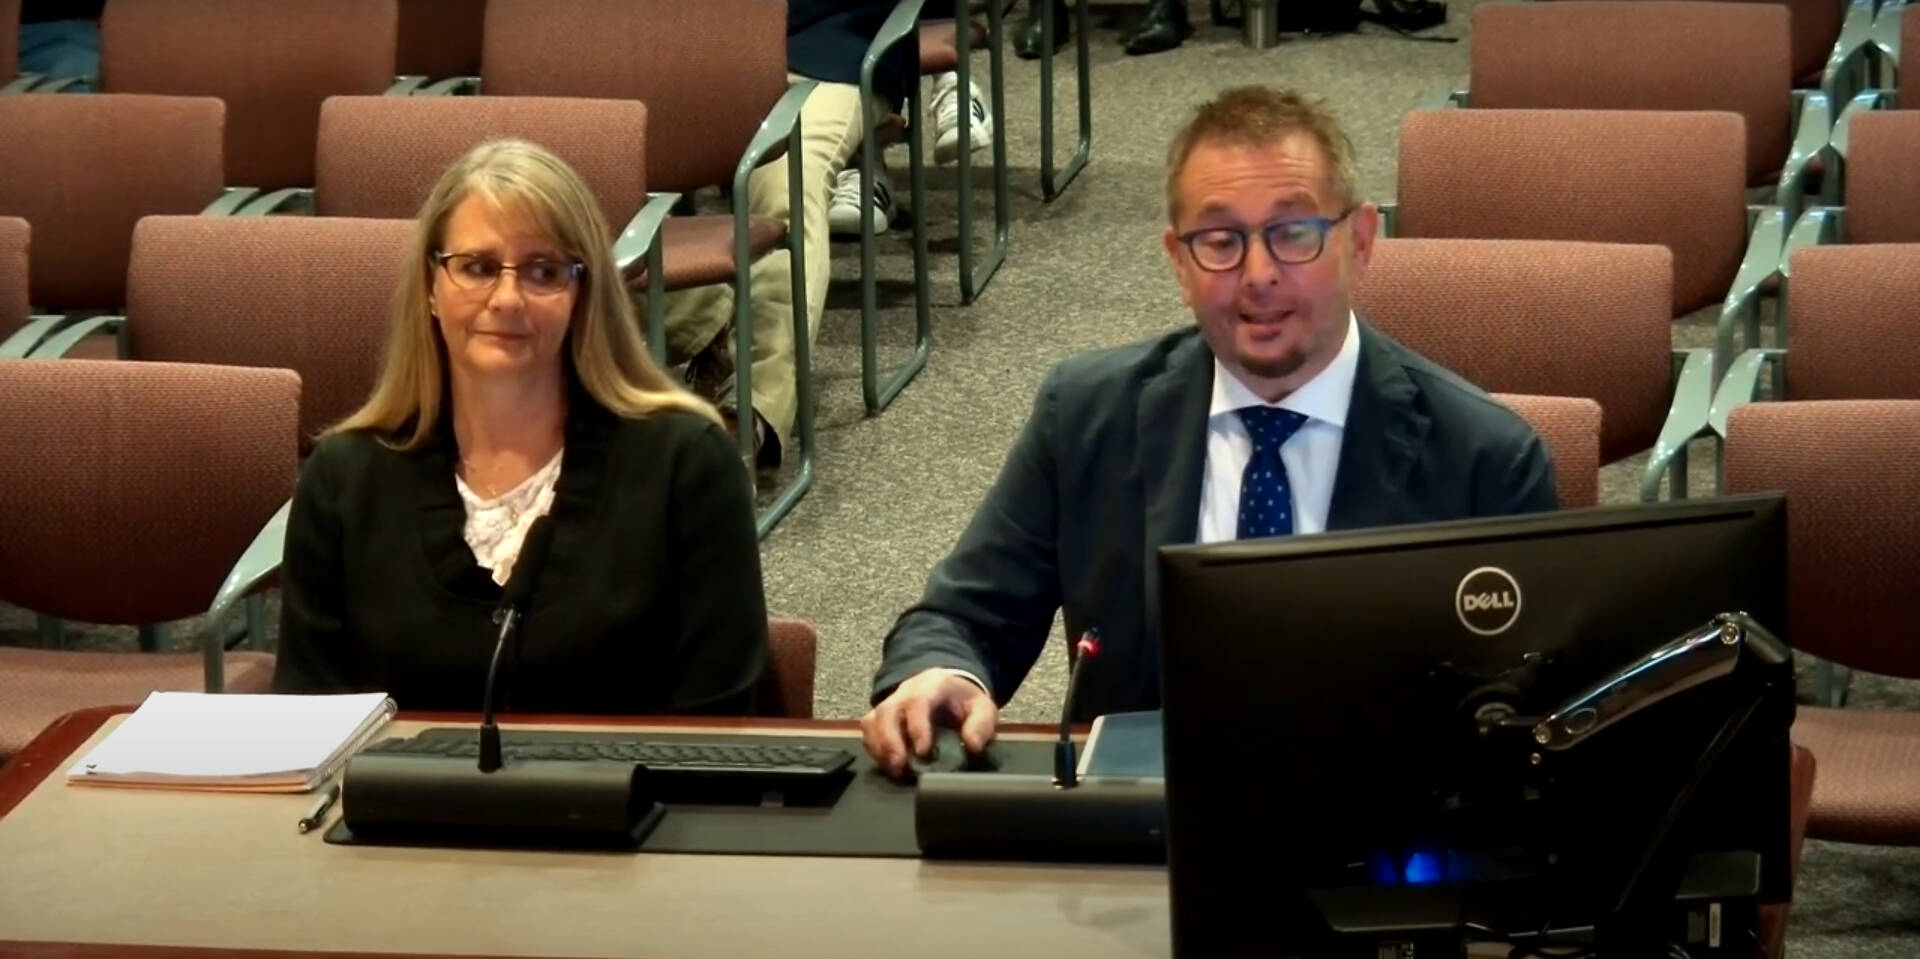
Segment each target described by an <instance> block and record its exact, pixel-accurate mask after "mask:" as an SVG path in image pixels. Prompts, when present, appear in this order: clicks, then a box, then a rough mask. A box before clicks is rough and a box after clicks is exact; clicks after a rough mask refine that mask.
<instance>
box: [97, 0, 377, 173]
mask: <svg viewBox="0 0 1920 959" xmlns="http://www.w3.org/2000/svg"><path fill="white" fill-rule="evenodd" d="M396 31H397V14H396V13H395V10H394V0H113V2H112V3H109V4H107V8H106V13H105V14H104V15H103V16H102V17H101V23H100V82H101V89H102V90H106V91H109V92H115V93H121V92H125V93H165V94H174V95H179V96H207V97H217V98H219V99H221V100H224V101H226V104H227V112H228V115H229V117H230V119H231V122H229V123H228V124H227V167H226V171H227V182H228V183H230V184H233V185H236V186H257V187H261V188H263V189H277V188H280V187H292V186H308V185H310V184H312V183H313V139H314V124H315V122H316V121H317V119H318V118H319V115H320V101H322V100H324V99H326V98H327V97H328V96H330V95H333V94H351V93H379V92H380V91H382V90H385V89H386V88H387V87H389V86H391V85H392V84H393V64H394V44H395V42H396V40H395V37H396ZM130 155H139V154H130Z"/></svg>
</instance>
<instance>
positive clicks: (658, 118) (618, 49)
mask: <svg viewBox="0 0 1920 959" xmlns="http://www.w3.org/2000/svg"><path fill="white" fill-rule="evenodd" d="M480 72H481V76H482V77H483V78H484V79H485V90H486V92H487V93H488V94H489V95H498V96H522V97H601V98H609V99H618V100H639V101H642V102H644V103H646V105H647V110H648V111H649V115H650V116H652V117H653V118H654V122H655V123H657V124H659V125H660V130H661V133H662V135H661V136H660V137H659V138H657V140H656V147H655V149H654V150H653V151H652V152H651V153H650V154H649V155H648V158H647V162H648V163H649V164H650V166H649V167H648V171H647V172H648V176H647V182H648V183H651V184H653V187H654V189H656V190H674V191H688V190H695V189H698V188H700V187H705V186H712V185H715V184H731V183H732V182H733V168H734V166H735V165H736V164H738V163H739V162H740V155H741V154H742V153H744V152H745V151H746V148H747V142H748V141H749V140H751V139H752V138H753V134H754V131H755V130H757V129H759V126H760V121H761V120H763V119H765V118H766V115H767V111H769V110H771V109H773V104H774V101H776V100H778V99H779V98H780V95H781V94H782V93H784V92H785V91H786V88H787V5H786V4H785V3H782V2H779V0H700V2H699V3H686V2H683V0H491V2H489V3H488V5H487V28H486V39H485V41H484V42H483V46H482V54H481V61H480Z"/></svg>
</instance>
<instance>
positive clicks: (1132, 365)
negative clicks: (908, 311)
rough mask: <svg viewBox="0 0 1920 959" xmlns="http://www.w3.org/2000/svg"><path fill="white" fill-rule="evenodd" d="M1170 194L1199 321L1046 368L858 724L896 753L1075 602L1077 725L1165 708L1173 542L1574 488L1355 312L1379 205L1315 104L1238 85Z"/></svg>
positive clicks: (956, 714)
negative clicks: (1163, 611) (1165, 601)
mask: <svg viewBox="0 0 1920 959" xmlns="http://www.w3.org/2000/svg"><path fill="white" fill-rule="evenodd" d="M1166 189H1167V210H1168V227H1167V230H1166V233H1165V240H1164V245H1165V248H1166V253H1167V257H1168V259H1169V261H1170V262H1171V263H1172V266H1173V272H1174V276H1175V278H1176V279H1178V281H1179V283H1180V288H1181V292H1182V297H1183V299H1184V300H1185V302H1186V304H1187V306H1188V307H1189V308H1191V309H1192V310H1193V314H1194V319H1195V321H1196V323H1195V325H1194V326H1193V327H1188V328H1185V329H1182V330H1179V331H1176V332H1173V333H1169V334H1166V335H1164V336H1160V337H1156V338H1154V339H1151V340H1148V341H1146V342H1143V343H1136V344H1133V345H1131V346H1124V347H1119V348H1116V349H1109V350H1100V351H1095V352H1092V353H1087V354H1082V355H1080V356H1075V357H1072V358H1070V359H1068V360H1066V361H1065V362H1063V363H1061V364H1060V365H1058V366H1057V367H1055V368H1054V369H1053V371H1052V372H1051V373H1049V374H1048V376H1047V378H1046V380H1045V382H1044V383H1043V384H1042V385H1041V388H1040V395H1039V397H1038V399H1037V400H1036V402H1035V404H1034V409H1033V412H1032V414H1031V416H1030V417H1029V418H1028V420H1027V423H1026V426H1025V428H1024V429H1023V430H1022V432H1021V434H1020V437H1019V439H1018V440H1016V441H1015V443H1014V447H1013V451H1012V452H1011V453H1010V454H1009V455H1008V458H1007V461H1006V463H1005V465H1004V466H1003V467H1002V468H1001V472H1000V476H999V478H998V480H997V481H996V482H995V484H994V487H993V489H992V491H991V492H989V494H988V496H987V500H986V502H984V503H982V504H981V506H980V509H979V510H978V511H977V512H976V513H975V514H974V517H973V520H972V522H971V523H970V524H969V525H968V527H967V529H966V531H965V532H964V533H962V534H961V537H960V542H959V543H958V544H957V545H955V547H954V549H953V552H952V553H950V554H949V555H948V556H947V558H946V559H944V560H943V561H941V563H940V565H939V566H938V567H936V568H935V569H934V571H933V574H932V576H931V577H930V578H929V581H928V583H927V589H926V593H925V595H924V596H923V597H922V598H921V600H920V602H919V603H918V604H916V605H914V606H913V607H912V608H910V609H908V610H907V611H906V612H905V613H904V614H902V615H901V617H900V619H899V621H898V622H897V623H896V624H895V626H894V628H893V631H892V633H891V634H889V635H888V637H887V639H886V643H885V650H884V655H883V660H882V662H881V665H880V669H879V671H878V674H877V675H876V676H875V678H874V689H873V702H874V703H875V705H874V708H873V709H872V710H871V711H870V712H868V713H867V715H866V716H865V717H864V718H863V719H862V720H861V729H862V734H863V736H864V738H865V741H866V745H867V749H868V751H869V752H871V753H872V754H873V756H874V757H875V759H876V761H878V763H879V764H880V766H881V767H882V768H883V769H884V770H886V771H888V772H889V773H892V774H896V775H898V774H901V773H903V772H904V771H905V770H906V768H907V765H908V762H909V759H910V757H912V756H925V755H927V754H928V753H929V751H930V750H931V747H932V744H933V727H934V726H935V725H937V724H950V725H956V726H958V727H959V730H960V740H961V742H962V744H963V745H964V746H965V747H966V748H967V749H968V750H969V751H978V750H981V749H983V748H985V746H986V744H987V742H988V741H989V740H990V739H991V738H992V737H993V730H994V725H995V722H996V718H997V715H998V707H999V705H1002V704H1004V703H1006V701H1007V700H1008V699H1010V698H1011V697H1012V696H1013V693H1014V691H1015V690H1016V689H1017V688H1019V685H1020V682H1021V681H1022V680H1023V679H1024V678H1025V677H1026V675H1027V672H1028V671H1029V670H1030V669H1031V668H1032V666H1033V663H1034V661H1035V660H1036V659H1037V658H1038V657H1039V655H1040V653H1041V651H1042V650H1043V649H1044V648H1045V646H1046V641H1047V636H1048V633H1049V630H1050V628H1051V626H1052V623H1053V618H1054V614H1055V612H1056V611H1057V610H1064V612H1065V619H1066V629H1067V633H1068V635H1069V636H1070V637H1072V636H1079V635H1081V634H1082V633H1083V632H1084V631H1088V630H1094V631H1098V633H1099V636H1100V647H1101V649H1100V654H1099V659H1098V661H1096V662H1094V663H1091V664H1090V666H1091V668H1090V669H1088V670H1086V671H1085V674H1084V675H1082V676H1081V677H1080V680H1079V683H1080V686H1079V690H1078V698H1077V701H1076V702H1074V703H1073V704H1072V706H1073V715H1074V718H1075V719H1076V720H1079V721H1085V720H1088V719H1091V718H1092V717H1094V716H1096V715H1100V714H1102V713H1111V712H1118V711H1124V710H1134V709H1151V708H1155V707H1157V706H1158V705H1159V699H1160V696H1159V686H1160V679H1159V673H1160V669H1159V665H1160V659H1161V651H1160V649H1159V639H1158V636H1157V628H1156V614H1155V612H1154V610H1153V605H1152V597H1153V595H1154V584H1153V582H1152V579H1151V574H1152V561H1153V552H1154V550H1155V549H1156V548H1158V547H1159V546H1161V545H1163V544H1168V543H1189V542H1195V541H1198V542H1216V541H1220V540H1230V539H1236V538H1250V537H1257V536H1271V535H1287V534H1292V533H1316V532H1320V531H1322V530H1339V529H1354V528H1359V527H1368V526H1385V525H1395V524H1402V523H1417V522H1425V521H1432V520H1443V519H1457V518H1462V517H1472V516H1492V515H1501V514H1510V513H1520V512H1527V511H1533V510H1550V509H1553V508H1554V507H1555V506H1556V501H1555V496H1554V481H1553V468H1552V465H1551V464H1550V462H1549V461H1548V457H1547V453H1546V449H1545V447H1544V445H1543V444H1542V443H1541V441H1540V438H1539V437H1538V436H1537V435H1535V434H1534V432H1533V431H1532V429H1531V428H1529V427H1528V426H1527V425H1526V423H1525V422H1524V421H1522V420H1521V419H1520V418H1519V417H1518V416H1516V415H1515V414H1513V413H1511V412H1509V411H1508V410H1506V409H1505V408H1504V407H1501V406H1499V405H1497V404H1496V403H1495V402H1494V401H1493V400H1492V399H1490V398H1489V397H1488V396H1487V395H1486V394H1485V393H1483V392H1481V391H1480V390H1478V389H1476V388H1475V387H1473V386H1472V385H1471V384H1468V383H1467V382H1465V381H1464V380H1461V379H1460V378H1459V377H1457V376H1455V375H1453V374H1452V373H1450V372H1448V371H1447V370H1445V369H1442V368H1441V367H1439V366H1437V365H1435V364H1434V363H1432V362H1430V361H1428V360H1426V359H1425V358H1423V357H1421V356H1419V355H1417V354H1415V353H1413V352H1412V351H1411V350H1408V349H1406V348H1405V347H1403V346H1400V345H1399V344H1397V343H1395V342H1393V341H1392V340H1391V339H1388V338H1387V337H1386V336H1384V335H1383V334H1381V333H1380V332H1379V331H1377V330H1374V329H1373V328H1372V327H1370V326H1368V325H1367V324H1365V323H1364V322H1361V321H1360V319H1359V318H1357V317H1355V316H1354V315H1353V311H1352V307H1351V305H1350V304H1351V295H1352V291H1353V289H1354V287H1355V286H1356V285H1357V284H1358V283H1359V281H1360V280H1361V278H1362V276H1364V274H1365V272H1366V268H1367V263H1368V260H1369V258H1370V257H1371V255H1372V252H1373V242H1374V237H1375V234H1376V232H1377V231H1378V229H1379V211H1378V210H1377V209H1376V208H1375V207H1374V206H1372V205H1371V204H1366V203H1361V202H1359V198H1358V195H1357V192H1356V188H1355V186H1354V174H1353V160H1352V147H1351V145H1350V142H1349V141H1348V139H1347V137H1346V135H1345V133H1344V132H1342V130H1341V129H1340V125H1339V122H1338V120H1337V119H1335V118H1334V117H1333V116H1332V114H1330V113H1329V112H1328V111H1326V110H1325V109H1324V108H1323V107H1322V106H1321V105H1319V104H1317V103H1314V102H1311V101H1308V100H1306V99H1304V98H1302V97H1301V96H1299V95H1298V94H1295V93H1291V92H1287V91H1279V90H1272V89H1266V88H1259V87H1243V88H1238V89H1233V90H1227V91H1225V92H1223V93H1221V94H1220V95H1219V96H1218V97H1216V98H1215V99H1214V100H1212V101H1211V102H1209V103H1207V104H1205V105H1203V106H1201V107H1200V108H1199V110H1197V111H1196V112H1195V114H1194V115H1193V117H1192V118H1191V119H1190V120H1189V121H1188V123H1187V125H1186V127H1185V128H1184V129H1182V130H1181V132H1180V133H1179V134H1178V135H1177V136H1176V138H1175V139H1174V142H1173V145H1172V147H1171V149H1170V150H1169V151H1168V163H1167V174H1166ZM1382 588H1383V589H1391V585H1390V584H1382ZM1298 641H1300V642H1311V641H1312V637H1311V636H1302V637H1300V638H1299V640H1298Z"/></svg>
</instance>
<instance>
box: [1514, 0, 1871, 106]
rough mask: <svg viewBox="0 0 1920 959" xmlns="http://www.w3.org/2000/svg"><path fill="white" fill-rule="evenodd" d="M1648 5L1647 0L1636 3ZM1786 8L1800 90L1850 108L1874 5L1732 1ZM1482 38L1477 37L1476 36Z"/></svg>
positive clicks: (1704, 40) (1854, 0) (1838, 0)
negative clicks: (1812, 91) (1814, 92)
mask: <svg viewBox="0 0 1920 959" xmlns="http://www.w3.org/2000/svg"><path fill="white" fill-rule="evenodd" d="M1634 2H1647V0H1634ZM1730 2H1735V3H1758V4H1764V5H1768V6H1784V7H1786V8H1787V12H1788V15H1789V17H1790V19H1791V21H1792V24H1793V42H1792V46H1791V48H1790V49H1791V54H1790V56H1791V59H1790V61H1789V62H1790V63H1791V64H1792V71H1793V82H1794V86H1796V87H1801V88H1811V89H1818V90H1821V91H1823V92H1824V93H1826V94H1827V97H1828V98H1829V99H1830V100H1832V101H1833V102H1835V103H1840V102H1844V101H1845V100H1846V98H1847V96H1848V95H1849V93H1850V90H1849V87H1848V84H1849V83H1854V82H1858V81H1857V77H1858V76H1859V71H1858V69H1857V67H1858V64H1857V62H1856V61H1855V60H1854V59H1853V53H1854V51H1856V50H1857V49H1858V48H1859V45H1860V44H1861V43H1863V42H1865V39H1866V34H1867V30H1868V28H1869V27H1870V26H1871V24H1872V19H1873V2H1874V0H1730ZM1476 36H1477V34H1476ZM1696 39H1697V41H1698V47H1708V46H1724V45H1726V43H1727V42H1728V41H1726V40H1725V39H1723V38H1721V37H1718V36H1703V37H1699V38H1696Z"/></svg>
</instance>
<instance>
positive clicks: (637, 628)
mask: <svg viewBox="0 0 1920 959" xmlns="http://www.w3.org/2000/svg"><path fill="white" fill-rule="evenodd" d="M609 235H610V233H609V231H608V229H607V225H606V221H605V218H604V216H603V215H602V213H601V211H600V209H599V207H598V205H597V204H596V203H595V201H594V199H593V196H592V194H591V193H589V192H588V190H587V187H586V185H585V184H584V183H582V182H581V180H580V177H579V175H578V174H576V173H575V172H574V171H573V170H572V169H571V168H569V167H568V166H567V165H566V164H565V163H564V162H562V161H561V160H560V158H558V157H556V156H554V155H553V154H551V153H549V152H547V151H546V150H544V149H542V148H540V147H538V146H535V145H533V144H530V143H525V142H520V141H511V140H504V141H496V142H492V143H487V144H484V145H482V146H480V147H477V148H475V149H474V150H473V151H472V152H470V153H468V154H467V155H466V156H464V157H462V158H461V159H460V160H459V161H457V162H455V163H454V165H453V167H452V168H451V169H449V170H448V171H447V172H446V174H445V175H444V176H442V177H441V178H440V182H439V183H437V184H436V185H435V186H434V188H433V191H432V193H431V195H429V196H428V198H427V201H426V204H425V206H424V207H422V209H421V211H420V217H419V223H418V225H417V228H416V230H415V232H414V239H413V242H412V244H411V246H410V248H409V253H408V259H407V262H406V266H405V274H404V276H403V278H402V280H401V285H400V290H399V294H398V296H397V297H396V298H395V305H394V315H393V326H392V331H391V334H390V337H389V339H388V343H387V358H386V366H385V369H384V370H383V372H382V373H381V376H380V380H379V382H378V384H376V385H375V387H374V390H373V395H372V396H371V397H369V398H368V400H367V402H366V405H365V406H363V407H361V409H360V410H359V411H358V412H355V413H354V414H353V415H351V416H349V417H347V418H346V420H345V421H343V422H341V423H340V424H338V425H336V426H334V427H333V428H331V429H330V430H328V431H327V433H326V435H325V436H324V437H323V438H322V439H321V440H320V443H319V445H318V446H317V448H316V449H315V450H314V453H313V456H312V457H311V459H309V460H308V462H307V464H306V466H305V468H304V469H303V470H302V472H301V475H300V482H299V486H298V489H297V491H296V492H295V494H294V499H293V508H292V514H291V517H290V519H289V521H288V526H287V542H286V557H285V566H284V570H283V581H284V582H283V587H284V593H283V596H284V611H283V616H282V625H281V634H280V655H279V664H278V666H277V668H276V671H275V674H274V687H275V689H276V690H279V691H282V692H340V691H350V690H385V691H387V692H389V693H391V694H392V695H393V696H394V697H395V698H396V699H397V700H398V701H399V703H400V704H401V705H402V706H403V707H407V708H412V709H460V710H471V709H477V708H479V705H480V697H481V687H482V685H483V683H484V680H485V676H486V671H487V663H488V659H489V657H490V655H491V652H492V645H493V643H492V637H493V635H494V633H495V629H496V627H495V626H494V624H493V614H494V611H495V609H496V608H497V607H498V606H499V605H500V602H501V598H502V587H503V585H504V584H505V583H507V582H508V581H509V579H510V578H511V577H512V575H513V569H514V563H515V560H516V559H517V556H518V550H519V547H520V544H521V542H522V540H523V538H524V537H525V535H526V532H527V530H528V528H529V527H530V526H531V525H532V523H533V522H534V520H535V519H537V518H539V517H541V516H549V517H551V523H552V525H553V528H554V529H553V545H552V551H551V553H550V554H549V556H548V558H547V562H546V565H545V568H544V570H543V571H542V572H541V574H540V576H539V578H538V588H537V591H536V592H535V593H534V596H533V599H532V602H531V606H530V609H529V611H528V613H527V617H526V621H525V624H524V626H523V631H522V634H521V644H520V650H519V653H518V656H517V657H514V658H510V659H509V660H508V661H507V662H505V663H503V666H502V671H503V672H502V681H501V694H500V695H501V697H502V700H503V702H504V703H505V704H506V707H507V708H509V709H513V710H519V711H536V712H537V711H546V712H591V713H643V712H671V713H690V712H717V713H746V712H751V710H752V707H753V691H754V688H755V685H756V683H757V682H758V680H759V679H760V675H761V672H762V670H763V669H765V668H766V662H767V627H766V608H765V601H764V599H763V597H762V594H761V583H760V560H759V549H758V544H757V541H756V537H755V535H754V526H753V501H752V491H751V488H750V486H749V483H748V477H747V474H746V471H745V470H744V469H743V468H742V466H741V463H740V460H739V458H738V456H737V455H736V454H735V452H734V447H733V444H732V442H731V441H730V440H729V439H728V437H727V433H726V431H725V430H724V429H723V428H722V427H721V425H720V419H719V417H718V415H717V414H716V413H715V412H714V410H713V408H712V407H710V406H708V405H707V404H706V403H704V402H702V401H701V400H699V399H698V398H696V397H694V396H692V395H690V394H688V393H686V392H683V391H681V390H680V389H678V388H677V387H675V386H674V384H673V382H672V381H671V380H670V379H669V378H668V377H667V376H666V375H665V374H663V373H662V372H661V370H660V369H659V368H658V367H657V366H655V365H654V363H653V361H652V360H651V358H650V357H649V355H648V352H647V350H646V348H645V345H644V344H643V343H642V341H641V337H640V334H639V327H638V326H637V324H636V323H635V320H634V316H633V313H632V307H631V305H630V304H629V302H628V299H627V296H626V291H625V289H624V287H623V286H622V284H621V283H620V281H619V278H618V277H617V276H616V275H615V271H614V268H613V263H612V260H611V258H610V255H609V250H608V244H607V237H608V236H609Z"/></svg>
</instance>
